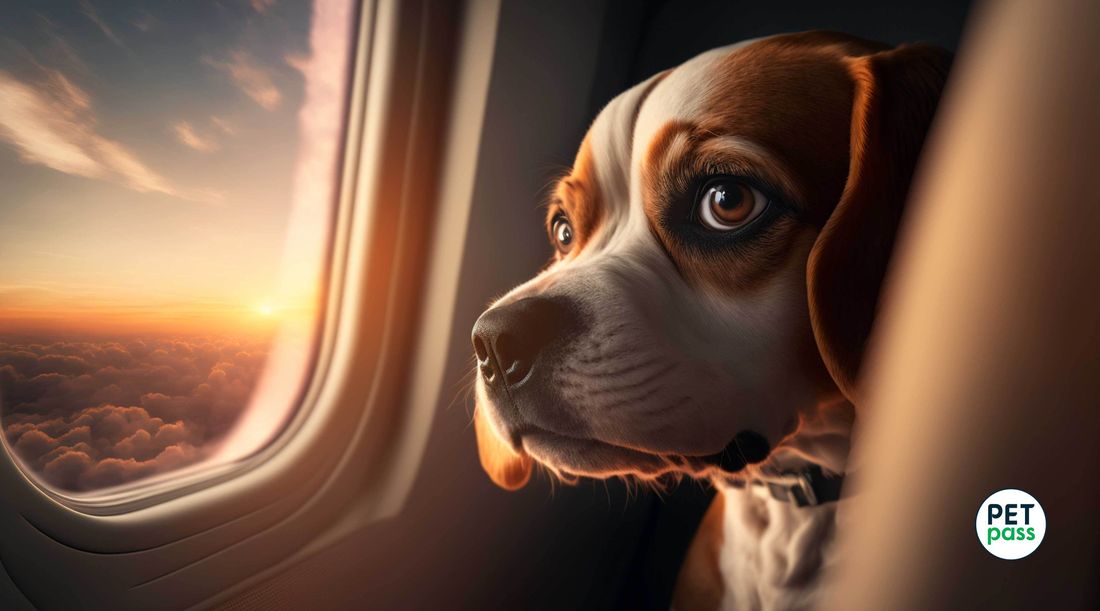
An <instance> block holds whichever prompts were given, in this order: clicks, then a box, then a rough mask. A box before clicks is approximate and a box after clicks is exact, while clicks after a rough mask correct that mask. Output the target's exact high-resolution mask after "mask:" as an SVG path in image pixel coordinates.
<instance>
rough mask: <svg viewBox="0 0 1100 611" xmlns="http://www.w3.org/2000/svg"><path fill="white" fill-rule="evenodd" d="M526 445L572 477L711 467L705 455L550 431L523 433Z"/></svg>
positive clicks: (645, 475) (652, 474)
mask: <svg viewBox="0 0 1100 611" xmlns="http://www.w3.org/2000/svg"><path fill="white" fill-rule="evenodd" d="M523 449H524V451H526V452H527V454H529V455H530V456H531V457H532V458H534V459H535V460H537V461H538V462H539V463H541V464H543V465H545V466H546V467H548V468H550V469H551V470H552V471H554V472H556V473H558V474H559V475H563V476H565V477H568V478H573V477H577V476H582V477H594V478H600V479H602V478H608V477H615V476H635V477H639V478H642V479H654V478H657V477H660V476H662V475H665V474H669V473H684V474H688V475H695V476H700V475H703V474H704V473H705V472H706V471H707V468H708V466H707V465H706V464H705V462H704V461H703V460H702V459H700V458H698V457H694V456H680V455H676V454H655V453H652V452H647V451H645V450H641V449H636V448H628V447H624V446H619V445H614V444H610V443H607V442H604V441H599V440H596V439H580V438H576V437H567V436H565V435H559V434H557V433H551V432H547V431H538V432H531V433H528V434H525V435H523Z"/></svg>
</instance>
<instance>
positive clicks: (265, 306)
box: [256, 303, 275, 316]
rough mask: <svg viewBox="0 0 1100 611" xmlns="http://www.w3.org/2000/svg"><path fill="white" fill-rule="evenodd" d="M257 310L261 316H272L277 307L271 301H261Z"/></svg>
mask: <svg viewBox="0 0 1100 611" xmlns="http://www.w3.org/2000/svg"><path fill="white" fill-rule="evenodd" d="M256 312H258V313H259V314H260V316H271V315H272V314H274V313H275V308H273V307H272V306H271V304H269V303H261V304H260V305H259V306H258V307H257V308H256Z"/></svg>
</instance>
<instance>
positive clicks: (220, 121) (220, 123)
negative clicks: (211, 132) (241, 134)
mask: <svg viewBox="0 0 1100 611" xmlns="http://www.w3.org/2000/svg"><path fill="white" fill-rule="evenodd" d="M210 124H211V125H213V126H214V127H216V128H218V130H219V131H220V132H221V133H223V134H225V135H226V136H236V135H237V126H236V125H234V124H233V123H231V122H230V121H229V120H228V119H225V118H223V117H218V116H214V117H210Z"/></svg>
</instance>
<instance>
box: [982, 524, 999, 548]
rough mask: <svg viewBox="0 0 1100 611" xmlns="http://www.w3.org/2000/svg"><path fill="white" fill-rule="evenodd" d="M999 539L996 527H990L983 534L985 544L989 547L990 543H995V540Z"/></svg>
mask: <svg viewBox="0 0 1100 611" xmlns="http://www.w3.org/2000/svg"><path fill="white" fill-rule="evenodd" d="M1000 538H1001V531H1000V530H998V529H997V527H996V526H990V527H989V530H987V531H986V533H985V544H986V545H989V544H990V543H993V542H994V541H996V540H997V539H1000Z"/></svg>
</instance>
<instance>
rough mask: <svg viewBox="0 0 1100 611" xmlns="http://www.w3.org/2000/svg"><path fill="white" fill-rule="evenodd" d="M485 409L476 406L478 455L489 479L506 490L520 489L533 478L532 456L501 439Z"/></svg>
mask: <svg viewBox="0 0 1100 611" xmlns="http://www.w3.org/2000/svg"><path fill="white" fill-rule="evenodd" d="M487 418H488V417H487V416H486V415H485V413H484V410H483V409H482V408H481V407H480V406H478V407H475V408H474V431H475V432H476V433H477V456H478V458H479V459H480V460H481V468H483V469H485V472H486V473H488V474H489V479H491V480H493V482H494V483H495V484H496V485H498V486H500V487H501V488H504V489H505V490H519V489H520V488H522V487H523V486H525V485H526V484H527V480H529V479H531V457H530V456H528V455H527V454H525V453H520V452H516V451H515V450H513V449H512V448H510V447H508V444H506V443H504V442H503V441H501V439H500V438H499V437H497V434H496V433H495V432H494V431H493V429H492V425H491V424H489V421H488V419H487Z"/></svg>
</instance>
